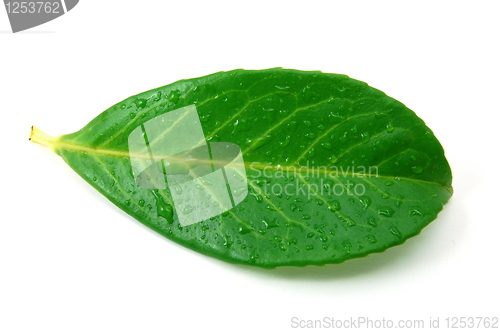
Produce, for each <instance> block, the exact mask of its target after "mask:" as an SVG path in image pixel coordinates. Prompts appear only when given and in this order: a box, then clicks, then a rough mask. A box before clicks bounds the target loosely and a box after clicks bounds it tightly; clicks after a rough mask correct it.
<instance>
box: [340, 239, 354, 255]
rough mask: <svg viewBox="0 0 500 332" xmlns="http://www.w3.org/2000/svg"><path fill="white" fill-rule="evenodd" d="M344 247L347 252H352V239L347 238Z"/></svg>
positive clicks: (343, 243)
mask: <svg viewBox="0 0 500 332" xmlns="http://www.w3.org/2000/svg"><path fill="white" fill-rule="evenodd" d="M342 247H343V248H344V250H345V251H346V252H347V253H350V252H351V248H352V244H351V242H350V241H348V240H345V241H344V242H342Z"/></svg>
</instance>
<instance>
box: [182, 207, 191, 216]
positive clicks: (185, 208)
mask: <svg viewBox="0 0 500 332" xmlns="http://www.w3.org/2000/svg"><path fill="white" fill-rule="evenodd" d="M191 212H193V207H192V206H191V205H186V206H185V207H184V209H183V210H182V213H184V214H189V213H191Z"/></svg>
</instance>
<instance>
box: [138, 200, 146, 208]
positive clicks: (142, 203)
mask: <svg viewBox="0 0 500 332" xmlns="http://www.w3.org/2000/svg"><path fill="white" fill-rule="evenodd" d="M144 203H146V202H145V201H144V200H143V199H140V200H139V206H140V207H143V206H144Z"/></svg>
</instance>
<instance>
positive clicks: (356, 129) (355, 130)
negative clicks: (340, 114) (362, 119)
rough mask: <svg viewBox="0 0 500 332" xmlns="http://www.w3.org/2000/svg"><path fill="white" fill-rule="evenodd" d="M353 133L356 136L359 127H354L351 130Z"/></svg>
mask: <svg viewBox="0 0 500 332" xmlns="http://www.w3.org/2000/svg"><path fill="white" fill-rule="evenodd" d="M351 131H352V132H353V133H354V134H356V133H357V132H358V127H357V126H356V125H354V127H352V128H351Z"/></svg>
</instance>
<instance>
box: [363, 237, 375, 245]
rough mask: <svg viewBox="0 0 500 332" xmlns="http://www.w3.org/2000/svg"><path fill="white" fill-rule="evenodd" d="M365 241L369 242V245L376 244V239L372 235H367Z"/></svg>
mask: <svg viewBox="0 0 500 332" xmlns="http://www.w3.org/2000/svg"><path fill="white" fill-rule="evenodd" d="M365 239H367V240H368V242H370V243H371V244H373V243H377V239H376V238H375V236H373V235H367V236H366V237H365Z"/></svg>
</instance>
